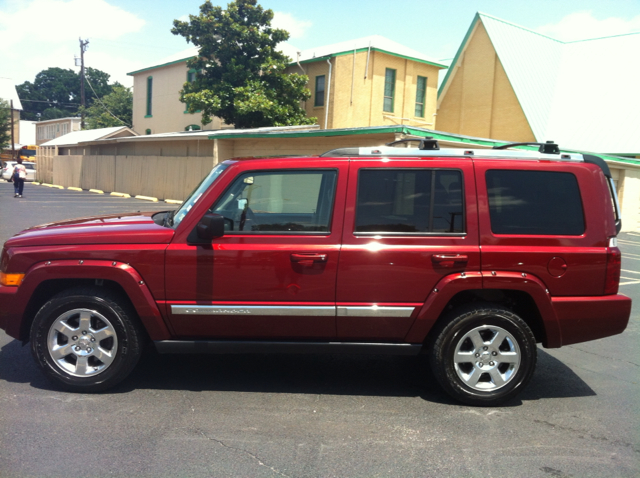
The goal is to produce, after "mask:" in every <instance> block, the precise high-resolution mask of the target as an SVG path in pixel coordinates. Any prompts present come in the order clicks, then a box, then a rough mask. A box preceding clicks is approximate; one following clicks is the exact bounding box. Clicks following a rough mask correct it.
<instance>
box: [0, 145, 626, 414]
mask: <svg viewBox="0 0 640 478" xmlns="http://www.w3.org/2000/svg"><path fill="white" fill-rule="evenodd" d="M506 146H509V145H506ZM618 209H619V208H618V205H617V199H616V196H615V190H614V188H613V181H612V179H611V174H610V172H609V168H608V167H607V165H606V163H605V162H604V161H603V160H602V159H601V158H599V157H597V156H592V155H582V154H564V153H560V151H559V150H558V149H557V146H556V145H553V144H542V145H540V149H539V150H526V151H525V150H521V149H518V150H514V149H506V148H503V149H494V150H469V151H467V150H462V149H448V150H445V149H439V147H438V144H437V142H436V141H433V140H428V139H427V140H422V141H421V142H420V147H419V148H417V149H411V148H404V147H376V148H346V149H338V150H334V151H330V152H329V153H325V154H324V155H322V156H320V157H305V158H302V157H296V158H289V157H287V158H262V159H259V158H249V159H247V158H245V159H232V160H228V161H225V162H223V163H221V164H218V165H217V166H216V167H214V168H213V170H212V171H211V173H210V174H209V175H208V176H207V177H206V178H204V179H203V181H202V182H201V183H200V185H199V186H198V187H197V188H196V189H195V190H194V192H193V193H192V194H191V196H190V197H189V198H188V199H187V200H186V201H185V202H184V203H183V204H182V206H181V207H180V208H179V209H177V210H176V211H171V212H162V213H155V214H151V213H150V214H140V213H136V214H125V215H119V216H115V215H114V216H106V217H93V218H86V219H76V220H70V221H65V222H58V223H54V224H47V225H43V226H38V227H34V228H31V229H28V230H26V231H23V232H21V233H19V234H17V235H16V236H14V237H12V238H11V239H9V240H8V241H7V242H6V243H5V245H4V248H3V250H2V258H1V262H0V327H1V328H3V329H5V330H6V332H7V333H8V334H9V335H10V336H12V337H15V338H16V339H18V340H22V341H24V342H27V341H29V340H30V341H31V348H32V351H33V355H34V357H35V360H36V361H37V363H38V365H39V366H40V367H41V369H42V370H43V371H44V373H45V374H46V375H47V376H48V377H49V378H51V379H53V380H54V381H55V382H57V383H58V384H60V385H62V386H63V387H64V388H65V389H67V390H71V391H77V392H95V391H102V390H106V389H108V388H109V387H112V386H113V385H114V384H116V383H118V382H120V381H121V380H123V379H124V378H125V377H126V376H127V375H128V374H129V373H130V372H131V370H132V369H133V368H134V366H135V365H136V363H137V362H138V359H139V357H140V355H141V353H142V350H143V345H144V343H145V342H146V341H147V340H151V341H153V343H154V344H155V347H156V348H157V350H158V351H159V352H160V353H177V352H188V353H269V352H275V353H355V354H358V353H370V354H405V355H417V354H420V353H426V354H428V355H429V357H430V363H431V367H432V369H433V372H434V375H435V377H436V378H437V380H438V381H439V382H440V384H441V385H442V387H443V388H444V389H445V390H446V392H447V393H449V394H450V395H451V396H452V397H454V398H455V399H457V400H459V401H462V402H465V403H468V404H472V405H496V404H499V403H502V402H504V401H505V400H508V399H510V398H512V397H514V396H515V395H516V394H517V393H519V392H520V391H521V390H522V389H523V388H524V387H525V386H526V384H527V383H528V381H529V379H530V378H531V376H532V374H533V371H534V368H535V365H536V351H537V348H536V343H541V344H542V345H543V346H544V347H551V348H553V347H561V346H562V345H567V344H573V343H576V342H584V341H587V340H593V339H598V338H601V337H606V336H609V335H613V334H619V333H621V332H622V331H623V330H624V329H625V327H626V325H627V323H628V320H629V315H630V311H631V300H630V299H629V298H628V297H625V296H624V295H620V294H618V282H619V276H620V251H619V249H618V248H617V245H616V234H617V233H618V232H619V230H620V220H619V218H618Z"/></svg>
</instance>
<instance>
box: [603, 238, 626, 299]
mask: <svg viewBox="0 0 640 478" xmlns="http://www.w3.org/2000/svg"><path fill="white" fill-rule="evenodd" d="M612 243H613V244H615V242H612ZM621 267H622V254H621V253H620V249H618V248H617V247H616V246H613V247H612V246H611V245H610V246H609V247H607V272H606V274H605V279H604V295H612V294H617V293H618V285H619V284H620V268H621Z"/></svg>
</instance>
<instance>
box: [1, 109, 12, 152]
mask: <svg viewBox="0 0 640 478" xmlns="http://www.w3.org/2000/svg"><path fill="white" fill-rule="evenodd" d="M10 146H11V106H10V104H9V102H8V101H5V100H3V99H0V151H2V150H3V149H7V148H9V147H10Z"/></svg>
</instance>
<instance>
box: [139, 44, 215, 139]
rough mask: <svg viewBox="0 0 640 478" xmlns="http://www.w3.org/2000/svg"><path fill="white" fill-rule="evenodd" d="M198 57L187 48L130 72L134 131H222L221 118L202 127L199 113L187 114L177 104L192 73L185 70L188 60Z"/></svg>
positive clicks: (191, 77) (182, 107)
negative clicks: (151, 64)
mask: <svg viewBox="0 0 640 478" xmlns="http://www.w3.org/2000/svg"><path fill="white" fill-rule="evenodd" d="M196 54H197V49H193V48H192V49H189V50H186V51H183V52H180V53H178V54H176V55H174V56H173V57H170V58H167V59H165V60H164V61H162V63H160V64H158V65H153V66H149V67H147V68H143V69H141V70H137V71H132V72H131V73H128V75H130V76H133V126H132V128H133V130H134V131H135V132H136V133H138V134H141V135H148V134H159V133H169V132H178V131H197V130H213V129H221V128H224V127H225V125H224V122H223V121H222V120H221V119H220V118H213V121H212V122H211V123H209V124H208V125H205V126H203V125H202V115H201V114H200V113H189V112H188V111H186V105H185V104H184V103H182V102H181V101H180V90H181V89H182V87H183V85H184V84H185V83H186V82H187V81H191V80H192V79H193V78H194V75H195V72H194V71H190V70H189V68H188V67H187V60H189V59H190V58H193V57H194V56H195V55H196Z"/></svg>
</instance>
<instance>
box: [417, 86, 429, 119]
mask: <svg viewBox="0 0 640 478" xmlns="http://www.w3.org/2000/svg"><path fill="white" fill-rule="evenodd" d="M426 98H427V77H426V76H419V77H418V84H417V85H416V112H415V116H417V117H418V118H424V103H425V100H426Z"/></svg>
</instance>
